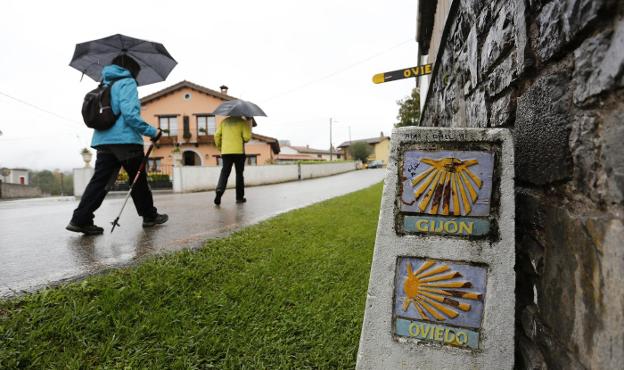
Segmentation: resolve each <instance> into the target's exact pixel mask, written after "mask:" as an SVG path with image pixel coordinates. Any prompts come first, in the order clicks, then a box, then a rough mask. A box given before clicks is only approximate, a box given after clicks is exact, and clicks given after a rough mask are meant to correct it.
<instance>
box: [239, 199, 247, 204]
mask: <svg viewBox="0 0 624 370" xmlns="http://www.w3.org/2000/svg"><path fill="white" fill-rule="evenodd" d="M246 201H247V199H246V198H241V199H236V203H245V202H246Z"/></svg>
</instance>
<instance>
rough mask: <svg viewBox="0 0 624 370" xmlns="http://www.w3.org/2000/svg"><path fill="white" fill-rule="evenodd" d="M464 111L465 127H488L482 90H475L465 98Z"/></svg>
mask: <svg viewBox="0 0 624 370" xmlns="http://www.w3.org/2000/svg"><path fill="white" fill-rule="evenodd" d="M466 111H467V114H466V127H488V112H487V106H486V103H485V92H484V91H483V90H477V91H475V92H474V93H473V94H472V95H470V96H469V97H468V98H467V101H466ZM455 127H456V126H455Z"/></svg>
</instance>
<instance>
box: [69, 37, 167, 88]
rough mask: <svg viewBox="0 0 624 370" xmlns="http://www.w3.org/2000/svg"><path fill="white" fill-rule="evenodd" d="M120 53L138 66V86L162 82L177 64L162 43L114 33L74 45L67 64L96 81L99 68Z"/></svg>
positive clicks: (100, 70) (99, 71)
mask: <svg viewBox="0 0 624 370" xmlns="http://www.w3.org/2000/svg"><path fill="white" fill-rule="evenodd" d="M122 53H125V54H127V55H128V56H130V57H132V59H134V60H136V61H137V63H139V65H140V66H141V72H139V75H138V76H137V79H136V80H137V84H138V85H149V84H152V83H155V82H160V81H164V80H165V79H166V78H167V76H168V75H169V73H170V72H171V70H172V69H173V67H175V66H176V64H178V62H176V61H175V59H173V57H172V56H171V55H170V54H169V52H168V51H167V49H165V47H164V46H163V45H162V44H159V43H157V42H151V41H145V40H140V39H135V38H133V37H128V36H124V35H120V34H117V35H113V36H109V37H105V38H103V39H99V40H93V41H87V42H83V43H81V44H76V50H74V56H73V58H72V60H71V62H70V63H69V65H70V66H72V67H74V68H76V69H77V70H79V71H80V72H82V73H84V74H86V75H87V76H89V77H91V78H92V79H94V80H95V81H99V80H100V74H101V72H102V68H104V66H106V65H108V64H110V63H111V61H112V60H113V58H115V57H116V56H117V55H119V54H122Z"/></svg>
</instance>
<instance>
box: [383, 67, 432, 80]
mask: <svg viewBox="0 0 624 370" xmlns="http://www.w3.org/2000/svg"><path fill="white" fill-rule="evenodd" d="M431 70H432V64H423V65H421V66H416V67H409V68H405V69H397V70H396V71H390V72H384V73H377V74H376V75H374V76H373V82H374V83H376V84H380V83H384V82H388V81H395V80H402V79H404V78H410V77H418V76H422V75H428V74H431Z"/></svg>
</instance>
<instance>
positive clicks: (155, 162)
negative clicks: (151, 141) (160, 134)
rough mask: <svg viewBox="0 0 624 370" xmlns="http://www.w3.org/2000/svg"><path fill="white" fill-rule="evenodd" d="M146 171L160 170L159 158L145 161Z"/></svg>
mask: <svg viewBox="0 0 624 370" xmlns="http://www.w3.org/2000/svg"><path fill="white" fill-rule="evenodd" d="M147 171H148V172H160V158H150V159H148V162H147Z"/></svg>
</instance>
